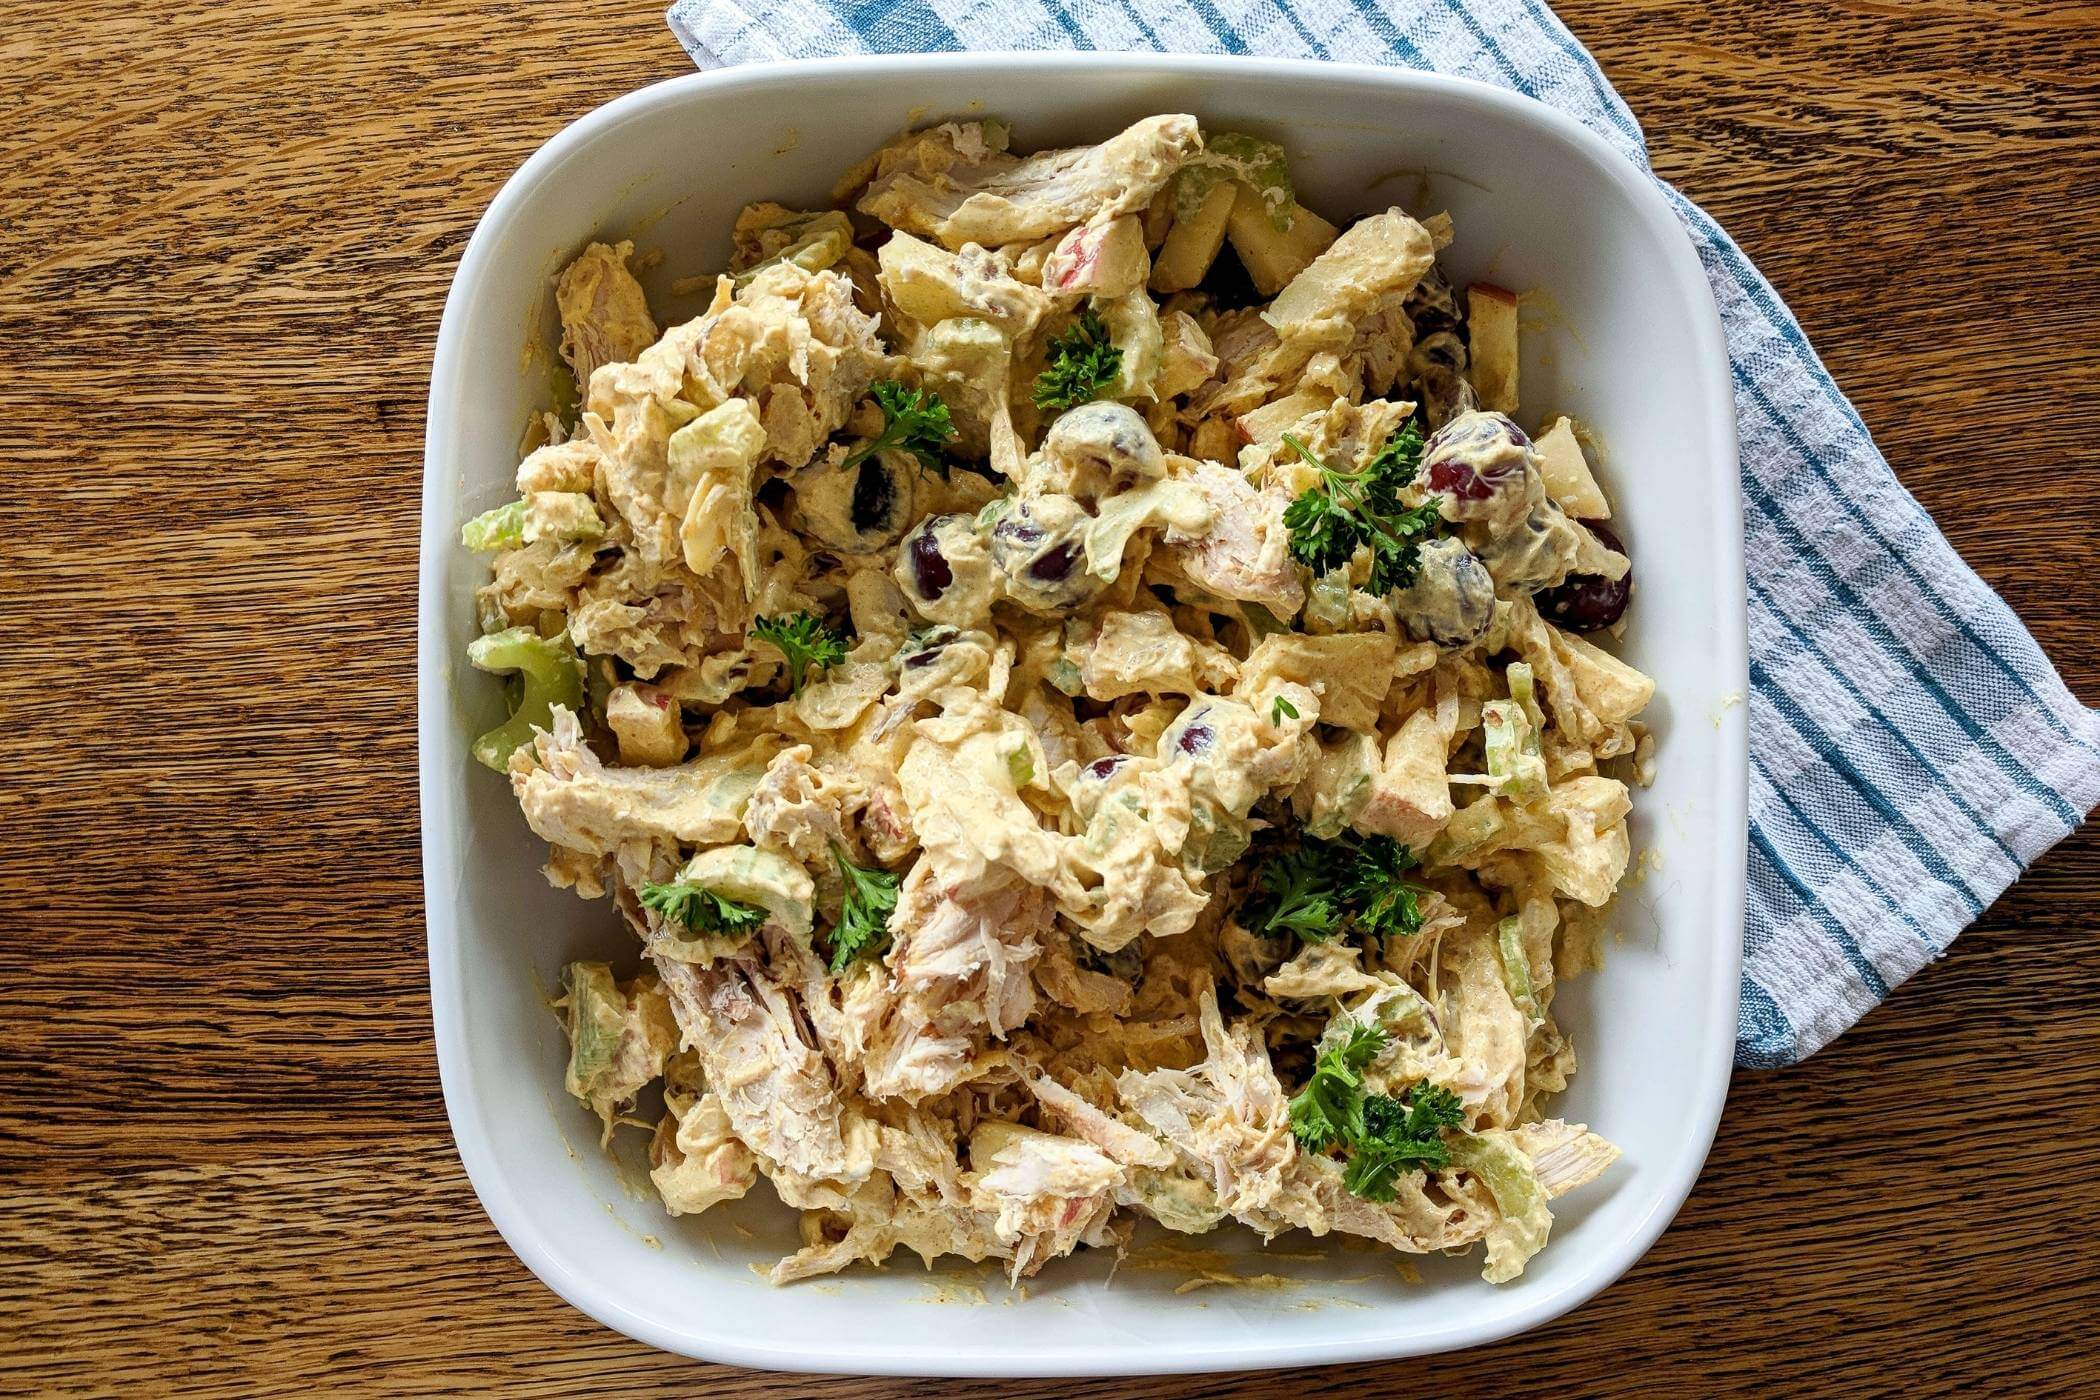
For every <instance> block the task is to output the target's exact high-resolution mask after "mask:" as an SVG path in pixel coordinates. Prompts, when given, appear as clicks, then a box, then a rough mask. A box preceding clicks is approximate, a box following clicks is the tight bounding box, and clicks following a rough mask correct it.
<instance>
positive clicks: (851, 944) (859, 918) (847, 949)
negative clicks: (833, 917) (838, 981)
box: [831, 841, 897, 973]
mask: <svg viewBox="0 0 2100 1400" xmlns="http://www.w3.org/2000/svg"><path fill="white" fill-rule="evenodd" d="M831 858H832V859H833V860H835V861H837V862H838V867H839V877H840V878H841V879H843V880H844V881H845V882H846V894H845V901H844V903H843V905H842V906H841V907H840V910H839V922H838V926H837V927H836V928H834V929H832V931H831V970H832V971H833V972H834V973H838V972H844V971H845V970H846V968H847V967H848V965H850V964H851V963H852V962H853V960H854V959H855V958H857V957H859V956H860V955H861V954H863V953H879V952H881V951H882V949H883V948H885V947H887V946H888V944H889V941H890V915H891V914H893V913H895V912H896V910H897V877H896V876H895V875H892V874H891V873H890V872H889V871H887V870H882V869H870V868H868V867H866V866H860V865H855V864H854V863H853V862H852V861H851V860H848V859H847V858H846V852H845V851H844V850H843V849H841V848H840V846H839V844H838V842H836V841H834V842H832V843H831Z"/></svg>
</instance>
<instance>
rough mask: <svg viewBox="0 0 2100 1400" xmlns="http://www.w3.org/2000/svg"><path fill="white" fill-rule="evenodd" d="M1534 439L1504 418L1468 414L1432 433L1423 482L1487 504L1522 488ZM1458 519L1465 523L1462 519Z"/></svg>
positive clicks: (1425, 448) (1462, 498)
mask: <svg viewBox="0 0 2100 1400" xmlns="http://www.w3.org/2000/svg"><path fill="white" fill-rule="evenodd" d="M1530 443H1531V439H1530V438H1527V437H1525V436H1524V433H1523V430H1522V429H1520V428H1518V427H1517V425H1516V424H1515V423H1512V422H1510V420H1509V419H1508V418H1506V417H1504V416H1503V415H1502V414H1499V413H1462V414H1460V415H1459V416H1458V417H1456V418H1454V419H1452V420H1451V421H1450V422H1449V423H1446V424H1445V425H1444V426H1443V427H1441V428H1438V429H1437V430H1436V431H1435V432H1434V433H1432V434H1430V436H1429V441H1428V442H1427V443H1426V444H1424V446H1423V449H1422V457H1423V461H1424V462H1425V463H1426V465H1425V466H1424V467H1423V469H1422V482H1423V484H1424V485H1425V486H1427V487H1428V488H1429V489H1430V490H1431V491H1441V492H1442V493H1444V494H1445V495H1447V496H1450V497H1452V498H1453V499H1455V500H1460V501H1485V500H1488V499H1490V498H1492V497H1493V496H1494V495H1495V494H1496V493H1497V492H1499V491H1503V490H1505V489H1509V488H1513V487H1521V486H1522V485H1523V483H1524V473H1525V468H1526V465H1527V462H1526V455H1527V454H1526V453H1525V450H1524V449H1525V448H1526V447H1528V446H1529V445H1530ZM1455 518H1460V519H1463V518H1464V516H1463V515H1460V516H1457V517H1455Z"/></svg>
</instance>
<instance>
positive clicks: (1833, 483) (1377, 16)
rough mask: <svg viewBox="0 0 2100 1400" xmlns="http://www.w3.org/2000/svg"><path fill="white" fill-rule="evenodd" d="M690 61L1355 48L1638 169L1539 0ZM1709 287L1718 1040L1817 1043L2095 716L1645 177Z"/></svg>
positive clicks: (1210, 12) (1108, 8)
mask: <svg viewBox="0 0 2100 1400" xmlns="http://www.w3.org/2000/svg"><path fill="white" fill-rule="evenodd" d="M669 18H670V24H671V29H672V31H673V32H674V33H675V34H676V35H677V36H678V40H679V42H680V43H681V44H683V45H684V46H685V49H686V52H687V53H689V54H691V55H692V57H693V60H694V62H696V63H698V64H699V65H700V66H701V67H703V68H713V67H719V66H722V65H725V64H732V63H748V62H754V61H758V60H764V59H783V58H815V57H820V56H827V55H833V54H855V53H913V52H936V51H953V50H958V49H985V50H991V49H1002V50H1011V49H1123V50H1129V49H1164V50H1169V51H1173V52H1188V53H1227V54H1260V55H1265V56H1270V57H1279V58H1330V57H1333V56H1335V55H1343V56H1346V57H1347V58H1349V59H1351V60H1355V61H1366V60H1369V61H1377V62H1384V63H1391V64H1396V65H1401V66H1405V67H1410V68H1424V69H1429V70H1432V71H1434V72H1438V73H1448V74H1454V75H1457V76H1460V77H1467V78H1477V79H1479V80H1480V81H1482V82H1488V83H1494V84H1497V85H1499V86H1502V87H1506V88H1514V89H1515V90H1516V91H1518V92H1521V93H1523V94H1525V95H1526V96H1528V97H1532V98H1536V99H1537V100H1539V101H1541V102H1546V103H1550V104H1551V105H1553V106H1555V107H1558V108H1560V109H1561V110H1562V111H1565V112H1567V113H1569V114H1570V115H1572V116H1574V117H1575V118H1576V119H1578V120H1579V121H1581V122H1583V123H1584V124H1585V125H1587V126H1588V127H1590V128H1591V129H1592V130H1593V131H1596V132H1597V133H1598V134H1599V135H1601V136H1603V137H1604V138H1605V139H1606V140H1607V141H1609V142H1611V143H1612V145H1613V146H1615V147H1617V148H1618V150H1619V151H1620V152H1622V153H1623V154H1624V155H1625V157H1626V158H1627V159H1628V160H1630V161H1632V162H1634V163H1635V164H1636V165H1639V166H1640V167H1641V168H1642V169H1643V170H1646V169H1647V168H1648V154H1647V147H1646V144H1645V142H1644V140H1643V138H1642V135H1641V128H1640V125H1639V123H1637V122H1636V121H1635V120H1634V118H1633V113H1632V112H1630V111H1628V110H1627V107H1626V104H1625V103H1624V102H1622V101H1621V100H1620V99H1619V95H1618V93H1616V92H1615V91H1613V90H1612V86H1611V84H1610V83H1609V82H1607V81H1605V78H1604V74H1603V71H1602V70H1601V69H1599V68H1598V66H1597V64H1596V61H1595V60H1594V59H1592V58H1591V57H1590V55H1589V53H1588V51H1587V50H1585V49H1584V48H1583V47H1582V45H1581V44H1579V43H1577V42H1576V41H1575V38H1574V36H1573V35H1572V34H1570V33H1569V32H1568V30H1567V28H1566V27H1565V26H1564V25H1562V24H1561V22H1560V21H1559V19H1557V18H1556V17H1555V16H1554V15H1553V14H1552V12H1551V11H1549V10H1548V9H1547V8H1546V6H1545V5H1544V4H1543V3H1542V0H1423V2H1422V3H1401V0H1296V3H1291V2H1290V0H942V3H939V4H934V3H929V2H928V0H742V3H739V0H680V2H679V3H677V4H674V5H673V6H672V7H671V10H670V15H669ZM1663 192H1664V193H1665V194H1666V195H1667V196H1668V197H1669V200H1670V203H1671V205H1672V206H1673V207H1674V208H1675V209H1676V211H1677V215H1678V217H1679V218H1680V219H1681V220H1682V221H1683V223H1684V227H1685V231H1686V232H1687V233H1689V234H1690V235H1691V239H1692V243H1693V245H1694V246H1695V247H1696V248H1697V249H1698V252H1699V258H1700V261H1701V262H1702V263H1704V265H1705V267H1706V275H1707V280H1708V281H1709V282H1710V283H1711V284H1712V285H1713V293H1714V300H1715V302H1716V303H1717V304H1718V305H1719V307H1720V311H1721V322H1722V325H1723V327H1724V328H1725V330H1726V332H1727V336H1728V351H1729V359H1730V360H1731V362H1732V368H1733V371H1734V377H1735V403H1736V420H1737V427H1738V430H1739V432H1740V435H1741V439H1742V458H1743V462H1742V484H1743V511H1744V530H1745V532H1746V534H1747V539H1746V541H1745V543H1746V545H1747V549H1748V555H1749V560H1750V564H1749V575H1750V577H1749V605H1750V694H1749V696H1748V698H1747V704H1748V705H1749V709H1750V713H1749V721H1750V867H1749V883H1750V888H1749V899H1748V905H1747V914H1746V921H1745V928H1744V943H1743V997H1742V1012H1741V1017H1740V1020H1739V1022H1738V1025H1737V1029H1736V1063H1737V1064H1740V1065H1758V1066H1769V1065H1782V1064H1790V1063H1793V1062H1794V1061H1797V1060H1800V1059H1803V1058H1804V1057H1806V1056H1808V1055H1810V1054H1812V1053H1814V1052H1815V1051H1816V1050H1818V1049H1820V1048H1821V1047H1822V1046H1824V1045H1825V1044H1827V1043H1829V1041H1830V1040H1831V1039H1832V1038H1834V1037H1835V1036H1836V1035H1837V1034H1838V1033H1839V1032H1841V1031H1843V1030H1844V1029H1845V1028H1846V1027H1848V1026H1850V1025H1851V1024H1852V1023H1853V1022H1854V1021H1857V1020H1858V1019H1859V1018H1860V1017H1861V1016H1862V1015H1864V1014H1866V1012H1867V1011H1868V1010H1870V1009H1871V1008H1873V1007H1874V1006H1875V1005H1876V1004H1877V1003H1879V1002H1880V1001H1881V1000H1882V998H1884V997H1886V996H1887V995H1888V994H1889V989H1890V988H1891V987H1893V986H1895V985H1896V984H1897V983H1899V982H1901V981H1902V980H1903V979H1904V978H1906V977H1908V976H1910V975H1911V974H1912V973H1913V972H1915V971H1917V970H1918V969H1919V968H1920V967H1922V966H1923V965H1924V964H1925V963H1926V962H1927V961H1929V960H1930V959H1932V958H1934V957H1937V956H1938V955H1939V954H1940V953H1942V952H1943V951H1945V950H1946V948H1947V945H1948V944H1950V943H1952V942H1953V941H1954V938H1955V935H1957V934H1959V933H1960V932H1961V931H1962V929H1964V928H1966V927H1967V926H1968V925H1969V923H1970V922H1971V921H1972V920H1974V919H1975V918H1976V916H1977V915H1979V914H1981V913H1982V912H1983V911H1984V909H1985V907H1986V906H1988V905H1989V904H1990V903H1991V901H1992V900H1994V899H1996V898H1997V897H1998V895H1999V894H2000V893H2001V892H2002V891H2003V890H2004V889H2005V887H2006V886H2007V885H2010V884H2011V883H2012V882H2013V880H2015V879H2016V878H2018V876H2019V874H2020V872H2021V871H2022V870H2024V869H2025V868H2026V867H2027V866H2028V865H2029V864H2031V863H2032V862H2033V861H2034V860H2035V858H2036V857H2038V856H2040V855H2041V854H2042V852H2044V851H2046V850H2048V849H2049V848H2050V847H2051V846H2053V845H2055V844H2056V843H2057V842H2058V841H2060V840H2062V839H2063V838H2064V837H2065V836H2066V835H2067V834H2069V833H2070V831H2071V830H2072V828H2074V827H2075V826H2077V825H2078V823H2079V822H2080V821H2081V820H2082V819H2083V817H2084V816H2085V814H2086V813H2087V812H2089V811H2091V810H2092V808H2093V806H2094V805H2095V803H2100V714H2095V713H2094V712H2093V711H2091V710H2088V709H2086V708H2085V706H2083V705H2082V704H2080V703H2079V702H2078V700H2077V699H2076V698H2074V697H2073V696H2072V695H2071V693H2070V692H2069V691H2068V690H2067V689H2066V688H2065V687H2064V683H2063V681H2062V680H2061V679H2060V678H2059V677H2058V676H2057V674H2056V670H2055V668H2054V667H2053V666H2051V665H2050V664H2049V659H2048V658H2047V657H2046V656H2044V655H2043V654H2042V651H2041V648H2040V647H2039V646H2037V645H2036V644H2035V641H2034V638H2033V637H2032V636H2030V635H2029V634H2028V632H2027V629H2026V628H2025V627H2024V626H2022V625H2021V623H2020V620H2019V618H2017V617H2015V616H2014V615H2013V613H2012V610H2011V609H2010V608H2008V607H2007V606H2006V605H2005V603H2004V600H2002V599H2001V598H1999V597H1998V595H1997V594H1996V593H1993V592H1992V591H1991V590H1990V588H1989V587H1988V586H1986V585H1985V584H1984V582H1983V580H1981V579H1979V578H1978V577H1977V576H1976V574H1975V573H1974V572H1973V571H1972V570H1971V569H1970V568H1969V567H1968V565H1966V564H1964V563H1963V562H1962V561H1961V557H1960V556H1959V555H1957V554H1956V553H1955V552H1954V549H1953V547H1952V546H1951V545H1949V544H1948V543H1947V540H1946V538H1945V537H1944V536H1942V535H1941V534H1940V532H1939V530H1938V529H1937V528H1936V527H1935V526H1934V525H1933V523H1932V519H1931V517H1930V516H1928V515H1926V513H1925V511H1924V510H1923V509H1922V508H1921V507H1920V506H1919V505H1918V503H1917V501H1915V500H1914V499H1912V497H1911V495H1910V493H1909V492H1907V491H1905V490H1904V489H1903V487H1902V486H1901V485H1900V484H1898V482H1897V481H1896V478H1895V475H1894V473H1892V472H1891V471H1890V470H1889V465H1888V462H1887V461H1886V460H1885V459H1884V458H1883V457H1882V455H1881V453H1880V452H1879V451H1878V450H1877V449H1876V448H1875V446H1874V442H1873V439H1872V438H1871V437H1870V436H1869V435H1868V433H1867V429H1866V425H1865V424H1863V423H1862V422H1861V421H1860V418H1859V415H1858V414H1857V413H1855V412H1854V411H1853V408H1852V405H1851V404H1850V403H1849V402H1847V400H1846V398H1845V396H1844V395H1843V394H1842V393H1840V392H1839V391H1838V387H1837V385H1836V384H1834V383H1833V382H1832V381H1831V378H1830V375H1829V373H1828V372H1827V371H1825V370H1824V368H1823V364H1822V361H1821V360H1819V359H1817V357H1816V353H1815V351H1814V350H1812V349H1810V348H1809V344H1808V341H1807V339H1806V338H1805V337H1804V336H1803V335H1802V333H1801V327H1800V326H1799V325H1798V324H1796V323H1795V321H1794V318H1793V315H1792V314H1791V313H1790V312H1788V310H1787V309H1786V306H1785V304H1784V303H1783V302H1781V301H1780V300H1779V297H1778V295H1777V294H1776V293H1774V292H1773V290H1772V288H1771V285H1770V284H1769V283H1767V282H1766V281H1765V279H1764V278H1763V277H1762V276H1760V275H1759V274H1758V272H1757V269H1756V268H1754V267H1752V266H1751V265H1750V263H1749V261H1748V260H1747V259H1746V258H1744V256H1743V254H1742V251H1741V250H1740V249H1739V248H1737V247H1736V245H1735V244H1734V242H1732V241H1731V240H1730V239H1729V237H1728V235H1727V234H1725V233H1723V232H1722V231H1721V229H1720V227H1719V226H1718V225H1716V224H1715V223H1714V221H1713V220H1712V219H1710V218H1708V217H1707V216H1706V215H1705V214H1704V213H1703V212H1701V210H1700V209H1699V207H1698V206H1697V205H1695V204H1693V203H1692V202H1691V201H1690V200H1688V199H1686V198H1685V197H1684V196H1683V195H1681V194H1679V193H1678V192H1677V191H1676V190H1674V189H1671V188H1670V187H1669V186H1667V185H1664V186H1663Z"/></svg>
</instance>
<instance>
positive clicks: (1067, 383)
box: [1035, 307, 1123, 408]
mask: <svg viewBox="0 0 2100 1400" xmlns="http://www.w3.org/2000/svg"><path fill="white" fill-rule="evenodd" d="M1122 372H1123V352H1122V351H1121V350H1118V349H1117V348H1116V347H1115V346H1114V345H1113V344H1112V343H1110V341H1109V336H1108V328H1107V327H1106V326H1104V325H1102V324H1101V317H1100V316H1099V315H1097V314H1095V312H1094V309H1093V308H1092V307H1088V308H1087V309H1086V310H1085V311H1083V312H1081V313H1080V316H1079V319H1078V320H1077V321H1074V322H1073V323H1072V325H1071V328H1070V329H1069V330H1067V331H1065V332H1064V333H1063V334H1062V335H1059V336H1056V337H1054V338H1053V339H1052V340H1051V342H1050V363H1049V364H1048V366H1046V367H1045V368H1044V370H1043V372H1042V373H1041V374H1039V375H1037V376H1036V377H1035V406H1036V407H1037V408H1076V407H1078V406H1079V405H1080V404H1083V403H1092V402H1093V401H1094V400H1095V399H1098V398H1101V397H1103V396H1104V395H1106V394H1107V392H1108V389H1109V386H1110V385H1112V384H1114V383H1115V382H1116V376H1117V375H1119V374H1121V373H1122Z"/></svg>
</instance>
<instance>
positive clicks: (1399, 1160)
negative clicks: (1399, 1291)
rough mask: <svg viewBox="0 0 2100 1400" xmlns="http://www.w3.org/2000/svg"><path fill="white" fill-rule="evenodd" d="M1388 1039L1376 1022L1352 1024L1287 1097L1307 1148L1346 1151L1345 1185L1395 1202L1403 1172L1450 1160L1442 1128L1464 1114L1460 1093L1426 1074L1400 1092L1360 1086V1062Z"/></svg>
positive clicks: (1429, 1168)
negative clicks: (1397, 1094)
mask: <svg viewBox="0 0 2100 1400" xmlns="http://www.w3.org/2000/svg"><path fill="white" fill-rule="evenodd" d="M1390 1041H1391V1037H1390V1036H1388V1035H1387V1034H1386V1033H1385V1031H1384V1030H1382V1029H1381V1028H1379V1027H1378V1026H1375V1025H1372V1024H1369V1023H1368V1022H1364V1021H1351V1022H1349V1024H1348V1027H1347V1029H1346V1030H1344V1032H1343V1034H1342V1037H1341V1039H1339V1040H1337V1041H1335V1042H1334V1043H1333V1044H1331V1045H1329V1046H1328V1047H1327V1048H1326V1049H1325V1050H1323V1051H1321V1052H1320V1057H1319V1059H1318V1060H1317V1061H1315V1062H1314V1064H1313V1072H1312V1075H1311V1077H1309V1078H1308V1079H1307V1080H1306V1081H1305V1087H1304V1088H1303V1089H1300V1090H1299V1091H1298V1092H1297V1093H1296V1094H1294V1095H1292V1096H1291V1133H1292V1135H1293V1136H1294V1137H1296V1138H1297V1139H1298V1142H1299V1144H1300V1145H1301V1146H1303V1147H1304V1148H1305V1150H1306V1151H1308V1152H1325V1151H1327V1150H1328V1149H1329V1148H1331V1147H1339V1148H1341V1149H1343V1151H1344V1153H1345V1154H1346V1161H1347V1165H1345V1166H1344V1167H1343V1169H1342V1185H1343V1186H1345V1187H1346V1188H1348V1190H1349V1191H1350V1192H1352V1193H1353V1194H1355V1195H1358V1196H1361V1197H1362V1198H1363V1199H1365V1200H1367V1201H1390V1200H1392V1199H1393V1198H1394V1196H1395V1195H1396V1194H1398V1193H1397V1187H1396V1183H1397V1182H1398V1181H1399V1178H1400V1174H1401V1173H1402V1172H1405V1171H1416V1170H1420V1171H1440V1170H1442V1169H1443V1168H1445V1167H1448V1166H1449V1165H1451V1149H1450V1147H1449V1145H1448V1144H1446V1143H1445V1141H1444V1130H1445V1129H1447V1128H1455V1127H1457V1126H1458V1125H1459V1124H1460V1123H1462V1122H1463V1121H1464V1120H1465V1106H1464V1105H1463V1104H1462V1103H1460V1101H1459V1098H1458V1095H1456V1094H1454V1093H1452V1092H1451V1091H1450V1090H1449V1089H1446V1088H1444V1087H1443V1086H1442V1085H1439V1084H1431V1083H1429V1082H1428V1081H1426V1080H1425V1081H1422V1082H1420V1083H1417V1084H1415V1085H1414V1086H1412V1087H1411V1088H1409V1089H1407V1090H1405V1091H1404V1093H1403V1095H1402V1096H1400V1097H1395V1096H1394V1095H1391V1094H1366V1093H1365V1092H1364V1091H1363V1088H1364V1075H1363V1072H1364V1069H1365V1067H1366V1066H1368V1065H1369V1064H1370V1063H1371V1061H1373V1060H1375V1059H1377V1058H1378V1056H1379V1054H1380V1053H1381V1052H1382V1051H1383V1050H1384V1049H1385V1047H1386V1046H1387V1044H1389V1043H1390Z"/></svg>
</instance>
